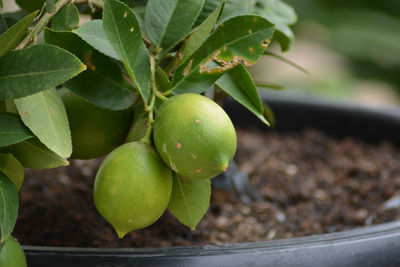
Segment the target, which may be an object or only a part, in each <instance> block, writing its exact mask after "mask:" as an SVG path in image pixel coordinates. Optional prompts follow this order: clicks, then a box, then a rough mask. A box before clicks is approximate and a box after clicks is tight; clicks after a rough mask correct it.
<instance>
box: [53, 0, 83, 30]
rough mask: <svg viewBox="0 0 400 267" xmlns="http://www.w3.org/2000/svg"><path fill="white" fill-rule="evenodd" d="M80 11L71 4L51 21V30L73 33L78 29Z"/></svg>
mask: <svg viewBox="0 0 400 267" xmlns="http://www.w3.org/2000/svg"><path fill="white" fill-rule="evenodd" d="M78 25H79V11H78V8H77V7H76V6H75V5H74V4H71V3H69V4H68V5H66V6H64V7H63V8H62V9H61V10H60V11H58V13H57V14H56V15H55V16H54V17H53V19H52V20H51V28H52V29H53V30H55V31H72V30H73V29H76V28H78Z"/></svg>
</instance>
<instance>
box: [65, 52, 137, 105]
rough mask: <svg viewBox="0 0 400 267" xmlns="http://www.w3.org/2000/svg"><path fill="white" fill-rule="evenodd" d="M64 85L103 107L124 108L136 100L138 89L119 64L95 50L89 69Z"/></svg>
mask: <svg viewBox="0 0 400 267" xmlns="http://www.w3.org/2000/svg"><path fill="white" fill-rule="evenodd" d="M64 86H65V87H66V88H68V89H70V90H71V91H72V92H74V93H75V94H77V95H79V96H80V97H82V98H84V99H86V100H87V101H89V102H91V103H93V104H94V105H96V106H99V107H101V108H105V109H110V110H123V109H126V108H128V107H130V106H131V105H132V104H133V103H134V102H135V100H136V91H135V89H134V88H133V86H132V85H130V84H129V83H128V82H127V81H126V80H125V79H124V77H123V75H122V72H121V69H120V68H119V66H118V65H117V64H116V63H115V62H113V61H112V60H110V58H108V57H106V56H104V55H103V54H101V53H99V52H97V51H96V50H93V52H92V57H91V61H90V65H89V69H88V70H87V71H85V72H83V73H81V74H80V75H78V76H77V77H75V78H73V79H72V80H69V81H68V82H66V83H65V84H64Z"/></svg>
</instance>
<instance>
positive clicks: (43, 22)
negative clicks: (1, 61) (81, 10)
mask: <svg viewBox="0 0 400 267" xmlns="http://www.w3.org/2000/svg"><path fill="white" fill-rule="evenodd" d="M69 2H71V0H60V1H58V2H57V3H56V5H55V8H54V11H53V12H51V13H47V12H46V13H45V14H44V15H43V17H41V18H40V19H39V21H38V22H37V23H36V25H35V26H34V27H33V28H32V30H31V31H30V32H29V33H28V35H27V36H26V37H25V38H24V39H23V40H22V41H21V43H20V44H19V45H18V46H17V48H16V49H17V50H19V49H24V48H25V47H27V46H28V45H29V44H30V43H31V42H32V41H34V40H36V37H37V36H38V34H39V33H40V32H41V31H42V30H43V28H44V27H45V26H46V25H47V23H48V22H49V21H50V19H51V18H52V17H53V16H54V15H55V14H57V12H58V11H59V10H60V9H61V8H62V7H63V6H65V5H66V4H68V3H69Z"/></svg>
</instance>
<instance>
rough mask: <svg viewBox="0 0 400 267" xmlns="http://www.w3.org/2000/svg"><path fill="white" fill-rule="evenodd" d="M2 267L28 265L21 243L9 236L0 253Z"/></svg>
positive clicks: (0, 265)
mask: <svg viewBox="0 0 400 267" xmlns="http://www.w3.org/2000/svg"><path fill="white" fill-rule="evenodd" d="M0 267H26V258H25V254H24V251H23V250H22V247H21V246H20V244H19V243H18V242H17V241H16V240H15V239H14V238H13V237H12V236H9V237H8V238H7V239H6V241H5V243H4V247H3V248H2V250H1V254H0Z"/></svg>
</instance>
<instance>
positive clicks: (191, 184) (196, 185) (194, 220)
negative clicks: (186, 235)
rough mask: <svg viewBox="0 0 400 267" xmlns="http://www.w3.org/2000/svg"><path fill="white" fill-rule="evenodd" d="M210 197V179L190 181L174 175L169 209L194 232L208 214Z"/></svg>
mask: <svg viewBox="0 0 400 267" xmlns="http://www.w3.org/2000/svg"><path fill="white" fill-rule="evenodd" d="M210 196H211V182H210V180H209V179H204V180H188V179H184V178H181V177H179V176H178V175H177V174H176V173H174V175H173V185H172V194H171V199H170V201H169V204H168V209H169V210H170V211H171V212H172V214H174V216H175V217H176V218H177V219H178V220H179V221H180V222H181V223H183V224H184V225H186V226H188V227H189V228H190V229H191V230H192V231H193V230H194V229H195V228H196V225H197V224H198V223H199V222H200V220H201V218H202V217H203V216H204V214H205V213H206V212H207V209H208V206H209V204H210Z"/></svg>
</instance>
